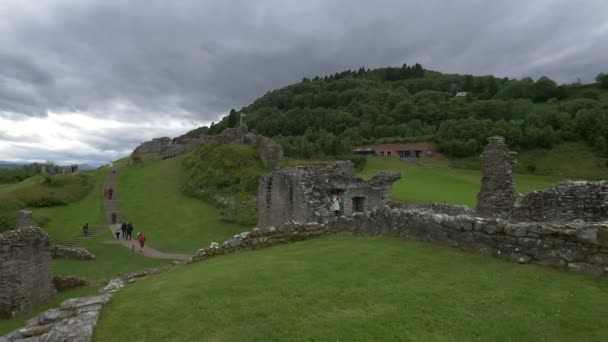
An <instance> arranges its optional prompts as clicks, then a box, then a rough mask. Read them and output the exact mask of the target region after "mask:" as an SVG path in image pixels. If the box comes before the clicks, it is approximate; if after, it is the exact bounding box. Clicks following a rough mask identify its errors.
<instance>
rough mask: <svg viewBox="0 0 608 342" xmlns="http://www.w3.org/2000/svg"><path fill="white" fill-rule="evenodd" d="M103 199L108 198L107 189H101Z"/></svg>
mask: <svg viewBox="0 0 608 342" xmlns="http://www.w3.org/2000/svg"><path fill="white" fill-rule="evenodd" d="M103 197H104V198H108V189H103Z"/></svg>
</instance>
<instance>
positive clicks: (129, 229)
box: [127, 222, 133, 240]
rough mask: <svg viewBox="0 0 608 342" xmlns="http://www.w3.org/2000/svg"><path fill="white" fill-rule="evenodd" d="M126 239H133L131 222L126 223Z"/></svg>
mask: <svg viewBox="0 0 608 342" xmlns="http://www.w3.org/2000/svg"><path fill="white" fill-rule="evenodd" d="M127 240H133V225H132V224H131V222H128V223H127Z"/></svg>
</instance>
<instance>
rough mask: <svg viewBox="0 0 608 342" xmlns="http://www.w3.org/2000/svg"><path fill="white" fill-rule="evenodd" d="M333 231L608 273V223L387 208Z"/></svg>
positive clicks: (337, 223)
mask: <svg viewBox="0 0 608 342" xmlns="http://www.w3.org/2000/svg"><path fill="white" fill-rule="evenodd" d="M328 230H330V231H332V232H341V231H346V232H352V233H357V234H365V235H371V236H377V235H380V236H391V237H403V238H407V239H411V240H418V241H427V242H432V243H437V244H441V245H445V246H450V247H455V248H459V249H462V250H466V251H472V252H475V253H480V254H485V255H493V256H496V257H499V258H503V259H506V260H509V261H513V262H518V263H534V264H539V265H545V266H552V267H558V268H562V269H567V270H570V271H573V272H579V273H587V274H597V275H599V274H606V273H608V223H584V222H582V221H578V222H576V221H575V222H571V223H540V222H509V221H507V220H503V219H499V218H481V217H474V216H468V215H458V216H449V215H444V214H436V213H429V212H421V211H415V210H406V209H398V208H394V209H391V208H389V207H384V208H382V209H379V210H374V211H372V212H367V213H357V214H354V215H353V216H352V217H340V218H338V219H336V220H334V221H330V222H329V224H328Z"/></svg>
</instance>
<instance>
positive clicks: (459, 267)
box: [95, 235, 608, 341]
mask: <svg viewBox="0 0 608 342" xmlns="http://www.w3.org/2000/svg"><path fill="white" fill-rule="evenodd" d="M607 294H608V279H605V278H590V277H584V276H578V275H573V274H567V273H562V272H558V271H554V270H550V269H545V268H539V267H534V266H522V265H517V264H511V263H506V262H503V261H500V260H497V259H493V258H488V257H484V256H476V255H469V254H464V253H460V252H458V251H455V250H452V249H449V248H444V247H438V246H433V245H429V244H424V243H417V242H411V241H405V240H398V239H388V238H367V237H353V236H346V235H345V236H331V237H329V236H328V237H322V238H318V239H314V240H309V241H304V242H299V243H296V244H291V245H283V246H277V247H274V248H270V249H265V250H259V251H251V252H241V253H236V254H232V255H228V256H223V257H218V258H215V259H212V260H209V261H205V262H201V263H197V264H193V265H190V266H186V267H183V268H180V269H175V270H172V271H169V272H165V273H163V274H160V275H157V276H153V277H151V278H148V279H146V280H143V281H141V282H137V283H135V284H134V285H131V286H128V287H126V288H125V289H124V290H123V291H121V292H119V293H118V294H117V295H116V296H115V297H114V298H113V300H112V301H111V302H110V304H109V305H108V306H106V307H105V308H104V311H103V313H102V317H101V320H100V322H99V325H98V327H97V329H96V331H95V337H96V338H95V340H96V341H169V340H173V341H195V340H206V341H396V340H404V341H405V340H408V341H428V340H433V341H512V340H517V341H523V340H535V341H556V340H560V341H564V340H569V341H573V340H584V341H593V340H596V341H601V340H605V339H606V337H607V336H608V325H606V324H603V322H604V321H605V317H607V315H608V296H607ZM591 308H592V309H591ZM175 317H179V319H175ZM125 322H131V323H130V324H128V328H125Z"/></svg>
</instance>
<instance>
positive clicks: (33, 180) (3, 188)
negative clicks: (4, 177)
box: [0, 176, 44, 193]
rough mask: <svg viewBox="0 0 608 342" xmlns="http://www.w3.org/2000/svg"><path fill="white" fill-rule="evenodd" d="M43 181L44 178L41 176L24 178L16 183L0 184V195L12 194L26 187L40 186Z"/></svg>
mask: <svg viewBox="0 0 608 342" xmlns="http://www.w3.org/2000/svg"><path fill="white" fill-rule="evenodd" d="M43 180H44V177H42V176H33V177H29V178H26V179H24V180H22V181H21V182H18V183H6V184H0V193H3V192H12V191H15V190H19V189H23V188H27V187H28V186H31V185H36V184H40V183H42V181H43Z"/></svg>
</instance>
